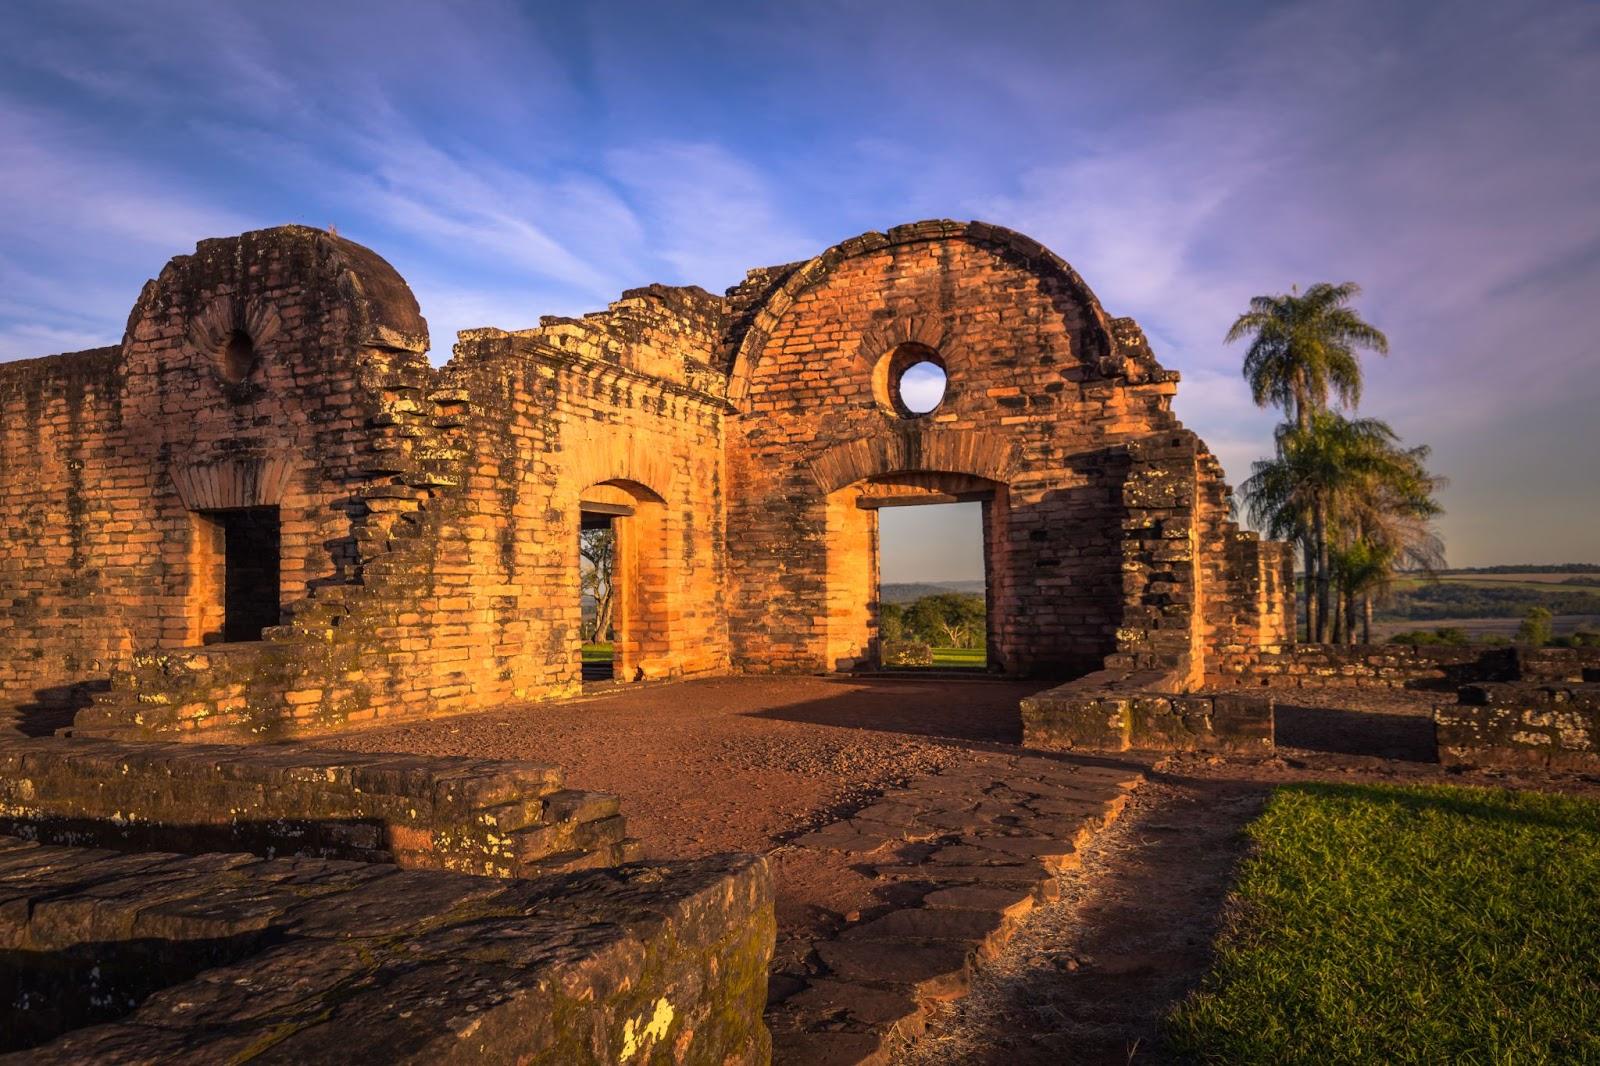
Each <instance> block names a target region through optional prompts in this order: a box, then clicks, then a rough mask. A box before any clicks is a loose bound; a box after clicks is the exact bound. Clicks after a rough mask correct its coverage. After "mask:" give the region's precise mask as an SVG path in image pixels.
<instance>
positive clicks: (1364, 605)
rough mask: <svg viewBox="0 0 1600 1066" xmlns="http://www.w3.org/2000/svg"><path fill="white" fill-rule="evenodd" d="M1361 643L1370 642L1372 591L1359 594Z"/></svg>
mask: <svg viewBox="0 0 1600 1066" xmlns="http://www.w3.org/2000/svg"><path fill="white" fill-rule="evenodd" d="M1361 643H1363V644H1371V643H1372V593H1370V592H1367V593H1363V594H1362V596H1361Z"/></svg>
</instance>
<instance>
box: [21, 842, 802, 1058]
mask: <svg viewBox="0 0 1600 1066" xmlns="http://www.w3.org/2000/svg"><path fill="white" fill-rule="evenodd" d="M0 900H4V901H5V902H6V906H4V907H0V995H3V996H4V1002H5V1003H6V1008H7V1015H6V1019H7V1024H6V1026H5V1027H4V1028H3V1029H0V1053H3V1052H7V1051H11V1052H19V1054H18V1055H17V1056H16V1057H17V1058H18V1059H19V1060H23V1061H27V1062H32V1063H80V1062H170V1063H215V1062H230V1061H243V1060H245V1059H248V1060H249V1061H251V1062H255V1063H303V1062H325V1061H331V1060H333V1059H337V1060H339V1061H355V1062H362V1061H372V1062H396V1063H427V1064H430V1066H431V1064H434V1063H466V1062H472V1063H508V1064H509V1063H517V1064H519V1066H581V1064H588V1063H592V1064H595V1066H612V1064H616V1063H629V1064H630V1066H631V1064H634V1063H638V1064H658V1066H665V1064H669V1063H670V1064H680V1066H765V1064H766V1063H767V1062H769V1061H770V1055H771V1037H770V1035H769V1034H768V1032H767V1028H766V1026H765V1025H764V1024H763V1022H762V1019H761V1012H762V1007H763V1005H764V1004H765V1001H766V987H767V967H768V964H769V960H770V959H771V956H772V949H773V938H774V924H775V923H774V920H773V901H772V884H771V878H770V876H769V875H768V872H767V868H766V863H765V861H764V860H762V859H758V858H755V857H753V856H723V857H720V858H714V859H701V860H695V861H693V862H674V863H663V864H656V865H650V866H628V867H623V868H620V869H616V870H608V871H594V872H589V873H584V874H576V875H570V876H567V877H546V878H540V879H538V880H533V881H521V880H511V881H505V880H496V879H490V878H482V877H470V876H465V875H461V874H453V873H446V872H442V871H435V870H410V871H403V870H396V869H395V868H394V867H392V866H375V865H365V864H357V863H347V862H336V861H330V860H320V859H274V860H264V859H258V858H255V857H253V856H250V855H208V856H202V857H192V856H181V855H170V854H161V853H156V854H145V855H123V854H117V853H112V852H105V851H94V850H88V849H79V848H60V847H47V846H40V845H38V844H32V843H27V842H23V841H19V840H15V839H13V838H7V837H0ZM5 1057H6V1058H7V1060H8V1061H9V1060H10V1058H11V1056H5Z"/></svg>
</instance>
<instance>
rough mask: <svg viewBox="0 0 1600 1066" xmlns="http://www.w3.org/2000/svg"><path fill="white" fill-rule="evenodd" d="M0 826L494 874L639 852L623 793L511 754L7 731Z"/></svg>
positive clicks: (126, 844)
mask: <svg viewBox="0 0 1600 1066" xmlns="http://www.w3.org/2000/svg"><path fill="white" fill-rule="evenodd" d="M0 833H9V834H12V835H15V836H19V837H24V838H27V839H30V840H38V841H41V842H43V843H53V844H73V845H78V846H87V847H106V848H115V849H116V850H119V851H137V850H151V851H181V852H188V853H199V852H208V851H248V852H252V853H254V854H257V855H262V856H265V857H267V858H273V857H278V856H290V855H297V856H302V857H311V858H327V859H350V860H353V861H358V862H389V863H395V864H396V865H399V866H405V867H410V868H419V869H445V870H455V871H458V872H462V873H474V874H482V875H486V876H497V877H533V876H536V875H539V874H544V873H561V872H567V871H571V870H576V869H589V868H594V867H602V866H615V865H617V864H619V863H622V862H626V861H629V860H630V859H634V858H637V857H638V846H637V842H636V841H634V840H631V839H629V838H628V836H627V829H626V822H625V820H624V817H623V815H622V814H621V813H620V810H619V805H618V801H617V798H616V797H615V796H609V795H606V794H604V793H599V792H587V791H582V790H578V789H569V788H565V787H563V781H562V773H561V770H560V769H559V768H557V767H554V766H550V765H546V764H542V763H535V762H528V761H525V760H509V759H472V758H463V757H459V756H420V755H405V754H392V753H370V752H347V751H333V750H326V749H321V748H314V747H309V746H306V745H302V744H291V745H270V746H269V745H259V744H258V745H229V744H180V743H174V742H155V741H146V742H140V741H113V740H94V739H82V738H76V737H75V738H72V739H62V738H56V737H33V738H30V737H23V736H0Z"/></svg>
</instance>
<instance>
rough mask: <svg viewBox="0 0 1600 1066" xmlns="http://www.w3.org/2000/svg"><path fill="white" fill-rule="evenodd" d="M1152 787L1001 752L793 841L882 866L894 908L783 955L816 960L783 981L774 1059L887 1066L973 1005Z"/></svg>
mask: <svg viewBox="0 0 1600 1066" xmlns="http://www.w3.org/2000/svg"><path fill="white" fill-rule="evenodd" d="M1142 780H1143V773H1142V772H1141V770H1140V769H1139V768H1137V767H1135V766H1132V765H1129V764H1115V763H1110V762H1105V763H1101V764H1093V763H1088V762H1084V761H1074V762H1068V761H1064V760H1058V759H1052V758H1048V757H1041V756H1033V755H1000V754H995V755H991V756H988V757H987V758H986V759H985V760H984V761H983V762H982V763H980V764H978V765H972V766H963V767H961V768H960V769H958V770H955V771H952V772H949V773H944V774H937V775H924V776H920V777H917V778H914V779H913V780H912V781H911V782H910V783H909V785H908V786H907V787H906V788H903V789H897V790H893V791H890V792H888V793H885V794H884V795H883V796H882V798H880V799H879V800H878V801H877V802H875V803H873V804H872V805H870V806H868V807H866V808H864V809H862V810H860V811H858V812H856V814H855V815H853V816H852V817H850V818H847V819H845V820H843V821H840V822H836V823H834V824H832V825H829V826H826V827H824V828H822V829H820V830H818V831H816V832H813V833H810V834H807V835H806V836H802V837H800V838H798V839H797V840H796V841H794V842H793V843H794V845H795V846H798V847H803V848H817V849H826V850H829V851H834V852H841V853H844V854H846V855H848V856H849V857H851V858H852V859H853V860H855V861H856V862H857V863H859V866H858V868H865V869H869V870H870V871H871V873H872V875H873V876H874V877H875V878H876V880H877V881H878V882H879V888H878V889H877V890H876V895H877V896H878V897H879V898H880V899H881V900H882V901H883V903H882V905H881V906H880V907H878V908H876V909H874V910H873V911H871V912H870V913H864V914H862V916H861V918H860V920H859V921H856V922H854V923H852V924H851V925H849V926H847V927H846V928H845V929H843V930H842V931H841V932H840V933H839V935H838V936H837V937H836V938H833V939H828V940H821V941H817V942H814V943H812V944H810V945H809V946H808V945H803V944H800V945H795V944H787V945H780V950H779V957H780V958H804V959H805V960H806V964H805V967H804V969H803V970H801V971H796V972H789V973H783V972H780V973H776V974H774V975H773V993H772V1002H771V1004H770V1005H769V1007H768V1011H767V1021H768V1024H769V1025H770V1026H771V1028H772V1033H773V1041H774V1056H775V1060H776V1061H777V1062H779V1063H783V1064H785V1066H788V1064H794V1066H822V1064H828V1066H835V1064H847V1063H881V1062H885V1061H887V1059H888V1055H889V1052H890V1050H891V1049H892V1048H893V1047H894V1046H895V1044H896V1042H897V1041H901V1040H904V1039H909V1038H914V1037H915V1036H917V1035H918V1034H920V1033H921V1032H922V1029H923V1027H924V1025H925V1024H926V1015H927V1011H928V1009H929V1007H930V1006H931V1005H933V1004H936V1003H939V1002H942V1001H948V1000H952V999H958V998H960V997H961V996H964V995H966V992H967V985H968V981H969V978H970V976H971V973H972V968H973V967H974V966H975V965H979V964H980V963H981V961H982V960H983V959H985V958H987V957H989V956H991V955H992V954H994V953H995V952H996V951H998V950H999V949H1000V947H1002V946H1003V945H1004V944H1005V943H1006V942H1007V941H1008V940H1009V939H1010V937H1011V935H1012V933H1013V931H1014V930H1015V928H1016V925H1017V923H1018V922H1019V921H1021V919H1022V918H1023V917H1024V916H1026V915H1027V914H1028V912H1029V911H1030V910H1032V908H1033V906H1034V904H1035V903H1037V902H1039V901H1042V900H1046V899H1048V898H1050V897H1051V895H1052V894H1053V892H1054V890H1055V875H1056V874H1057V873H1058V872H1060V870H1061V869H1062V868H1063V867H1065V866H1068V865H1071V864H1072V863H1074V862H1075V861H1076V859H1075V855H1076V852H1077V849H1078V848H1079V846H1081V845H1082V844H1083V843H1084V842H1085V841H1086V840H1087V839H1088V838H1089V837H1091V836H1092V835H1093V834H1094V833H1095V832H1096V831H1097V830H1099V829H1101V828H1103V827H1105V826H1106V825H1108V824H1109V823H1110V822H1111V821H1112V820H1113V819H1114V818H1115V817H1116V816H1117V814H1118V813H1119V812H1120V811H1121V810H1122V807H1123V806H1124V805H1125V804H1126V802H1127V798H1128V793H1129V791H1130V790H1131V789H1133V788H1135V787H1136V786H1137V785H1138V784H1139V783H1140V782H1141V781H1142ZM808 947H809V951H808V950H807V948H808Z"/></svg>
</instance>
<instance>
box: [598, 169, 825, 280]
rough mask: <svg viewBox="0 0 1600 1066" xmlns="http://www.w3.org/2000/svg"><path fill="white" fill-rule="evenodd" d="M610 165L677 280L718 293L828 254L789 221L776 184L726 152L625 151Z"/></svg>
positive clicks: (658, 254) (656, 251) (653, 245)
mask: <svg viewBox="0 0 1600 1066" xmlns="http://www.w3.org/2000/svg"><path fill="white" fill-rule="evenodd" d="M607 162H608V165H609V168H610V170H611V172H612V174H614V175H615V176H616V178H617V180H618V181H619V182H621V183H622V184H623V185H624V186H625V187H626V188H627V189H628V192H629V194H630V197H631V199H632V200H633V201H634V202H635V203H637V204H639V205H640V215H641V217H643V218H644V219H646V220H648V221H647V225H648V227H649V229H648V235H649V247H650V249H651V252H652V254H653V255H654V256H655V257H657V258H659V259H660V260H662V261H663V262H665V263H666V264H668V266H669V267H670V268H671V270H672V271H673V273H674V274H675V276H676V280H680V281H685V282H692V283H694V284H698V285H702V286H704V287H706V288H708V289H710V290H712V291H713V292H720V291H721V290H722V289H724V288H726V287H728V286H730V285H734V284H737V283H738V282H739V281H740V280H742V279H743V277H744V273H745V271H746V270H749V269H751V268H753V267H757V266H766V265H769V264H773V263H786V262H789V261H791V260H794V259H803V258H807V257H809V256H812V255H815V254H816V253H817V252H818V251H820V250H821V249H822V247H825V244H819V242H818V240H817V239H816V238H815V237H812V236H809V235H807V234H805V233H803V232H802V231H801V229H800V227H799V226H798V225H797V224H796V223H795V222H794V221H792V220H791V219H789V218H788V217H786V216H785V214H784V213H783V212H782V210H781V209H780V208H779V206H778V204H777V202H776V195H775V191H774V187H773V182H772V179H771V178H770V177H768V176H767V175H764V174H762V173H760V172H758V171H757V170H756V168H754V167H753V166H751V165H750V164H749V163H748V162H746V161H744V160H742V159H740V158H738V157H737V156H735V155H734V154H733V153H732V152H730V151H729V150H728V149H727V148H725V147H723V146H721V145H718V144H714V143H706V142H698V143H692V144H681V143H680V144H672V143H664V144H652V145H648V146H641V147H637V148H623V149H618V150H616V151H613V152H612V153H610V156H609V157H608V160H607Z"/></svg>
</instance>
